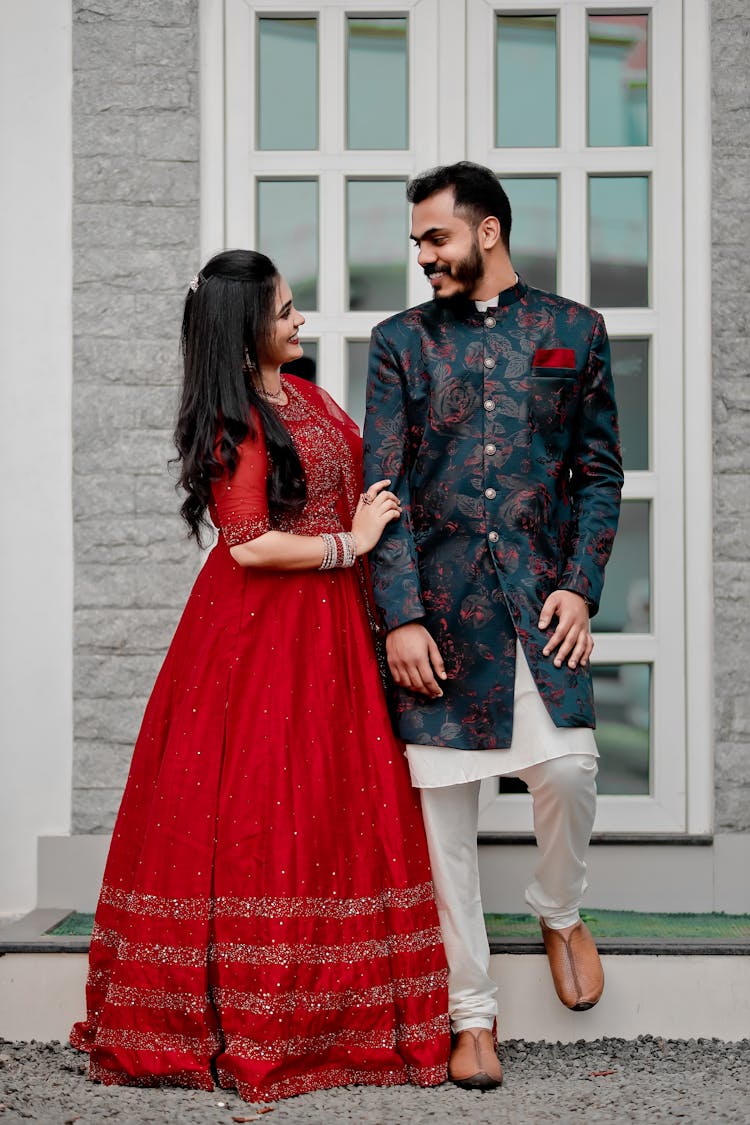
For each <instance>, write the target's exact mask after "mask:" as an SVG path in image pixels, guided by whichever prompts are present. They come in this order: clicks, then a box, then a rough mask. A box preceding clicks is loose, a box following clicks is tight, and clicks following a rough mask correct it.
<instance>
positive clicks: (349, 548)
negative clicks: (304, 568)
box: [318, 531, 357, 570]
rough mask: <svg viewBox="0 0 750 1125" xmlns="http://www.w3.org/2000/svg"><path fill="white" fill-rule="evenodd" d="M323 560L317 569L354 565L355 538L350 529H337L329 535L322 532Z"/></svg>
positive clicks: (355, 555) (355, 552)
mask: <svg viewBox="0 0 750 1125" xmlns="http://www.w3.org/2000/svg"><path fill="white" fill-rule="evenodd" d="M320 538H321V539H322V540H323V561H322V563H321V564H320V566H319V567H318V570H334V569H335V568H337V567H338V568H342V569H343V568H346V567H350V566H354V563H355V562H356V561H357V540H356V539H355V538H354V535H353V534H352V532H351V531H337V532H336V533H335V534H333V535H331V534H329V533H328V532H324V533H323V534H322V535H321V537H320Z"/></svg>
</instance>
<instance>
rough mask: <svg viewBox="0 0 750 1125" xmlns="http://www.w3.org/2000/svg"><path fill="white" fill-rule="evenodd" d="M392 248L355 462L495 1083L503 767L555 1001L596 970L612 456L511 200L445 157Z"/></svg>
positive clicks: (425, 796) (465, 1010)
mask: <svg viewBox="0 0 750 1125" xmlns="http://www.w3.org/2000/svg"><path fill="white" fill-rule="evenodd" d="M407 196H408V198H409V201H410V202H411V203H412V204H413V209H412V229H411V238H412V240H413V242H414V243H415V245H416V247H417V249H418V253H419V263H420V265H421V266H422V268H423V270H424V272H425V274H426V275H427V277H428V279H429V281H430V284H431V285H432V289H433V294H434V300H432V301H428V302H426V303H425V304H423V305H418V306H417V307H416V308H412V309H408V310H407V311H406V312H405V313H400V314H398V315H397V316H393V317H390V318H389V319H388V320H386V321H384V322H383V323H382V324H379V325H378V326H377V327H376V328H375V329H374V331H373V334H372V340H371V347H370V368H369V381H368V405H367V420H366V423H365V474H366V479H367V480H380V479H383V478H385V477H389V478H390V479H391V482H392V483H391V488H392V490H393V491H394V492H396V493H397V494H398V496H399V499H400V500H401V503H402V508H403V514H402V517H401V519H400V520H399V521H398V522H397V523H394V524H391V525H390V526H389V527H388V528H387V529H386V532H385V534H384V535H383V537H382V539H381V540H380V543H379V544H378V546H377V547H376V548H375V550H374V551H373V552H372V554H371V556H370V558H371V562H372V571H373V582H374V590H375V598H376V601H377V603H378V605H379V607H380V609H381V611H382V614H383V618H384V621H385V626H386V629H387V630H388V634H387V638H386V651H387V655H388V664H389V667H390V670H391V673H392V676H393V679H394V681H395V684H396V695H397V712H398V727H399V732H400V734H401V737H402V738H403V739H404V740H405V742H406V744H407V756H408V759H409V766H410V770H411V774H412V781H413V783H414V785H415V786H417V787H418V788H419V789H420V791H421V797H422V808H423V812H424V819H425V826H426V829H427V838H428V844H429V848H430V858H431V862H432V869H433V878H434V881H435V888H436V895H437V900H438V908H439V911H440V920H441V926H442V930H443V938H444V942H445V947H446V953H447V957H448V965H449V995H450V1014H451V1023H452V1028H453V1032H454V1046H453V1051H452V1054H451V1061H450V1068H449V1074H450V1077H451V1078H452V1079H453V1080H454V1081H455V1082H457V1083H458V1084H459V1085H464V1086H470V1087H473V1088H490V1087H493V1086H498V1085H499V1084H500V1082H501V1081H502V1070H501V1069H500V1064H499V1062H498V1059H497V1054H496V1051H495V1046H494V1041H493V1029H494V1026H495V1016H496V1004H495V991H496V989H495V987H494V985H493V983H492V980H491V978H490V977H489V973H488V970H489V946H488V943H487V936H486V931H485V926H484V917H483V913H482V903H481V899H480V893H479V873H478V866H477V847H476V838H477V816H478V797H479V786H480V781H481V779H482V778H485V777H491V776H496V775H501V774H505V775H507V774H510V775H514V776H517V777H520V778H521V779H522V780H523V781H524V782H525V783H526V785H527V787H528V789H529V792H530V793H531V795H532V799H533V806H534V826H535V833H536V838H537V844H538V847H539V853H540V854H539V862H538V866H537V869H536V871H535V878H534V881H533V883H532V884H531V886H529V887H528V889H527V892H526V900H527V902H528V904H529V906H530V907H531V909H532V910H533V911H534V912H535V913H536V915H537V916H538V917H539V919H540V923H541V928H542V935H543V938H544V944H545V948H546V950H547V955H548V958H549V963H550V969H551V972H552V977H553V981H554V984H555V988H556V990H557V993H558V995H559V997H560V999H561V1001H562V1002H563V1003H564V1004H566V1005H567V1006H568V1007H569V1008H571V1009H573V1010H575V1011H580V1010H584V1009H586V1008H590V1007H592V1006H593V1005H594V1004H596V1002H597V1001H598V999H599V997H600V995H601V992H602V988H603V984H604V978H603V974H602V968H601V963H600V961H599V955H598V953H597V950H596V946H595V944H594V941H593V939H592V937H591V934H590V933H589V931H588V929H587V928H586V926H585V925H584V923H583V922H581V920H580V916H579V913H578V908H579V905H580V902H581V898H582V895H583V892H584V890H585V888H586V883H585V873H586V865H585V853H586V848H587V846H588V842H589V838H590V835H591V828H592V825H593V820H594V813H595V804H596V784H595V778H596V771H597V765H596V758H597V750H596V744H595V742H594V737H593V733H592V729H591V728H592V727H593V726H594V725H595V719H594V709H593V697H592V683H591V672H590V668H589V656H590V653H591V649H592V647H593V641H592V638H591V634H590V631H589V618H590V617H591V616H593V614H595V613H596V611H597V608H598V605H599V598H600V595H601V590H602V584H603V580H604V567H605V564H606V562H607V559H608V557H609V554H610V551H611V548H612V541H613V539H614V534H615V530H616V528H617V520H618V515H619V504H620V492H621V486H622V467H621V459H620V453H619V442H618V434H617V418H616V410H615V403H614V397H613V385H612V377H611V372H610V362H609V343H608V340H607V334H606V330H605V327H604V322H603V320H602V318H601V316H600V315H599V314H598V313H597V312H595V311H593V310H592V309H588V308H585V307H584V306H582V305H578V304H576V303H574V302H573V301H568V300H565V299H564V298H562V297H558V296H556V295H554V294H551V293H544V292H541V291H540V290H536V289H532V288H529V287H528V286H527V285H526V284H525V282H524V281H522V280H521V279H520V278H519V277H518V276H517V274H516V273H515V271H514V269H513V266H512V264H511V259H510V241H509V239H510V229H511V211H510V205H509V202H508V198H507V196H506V194H505V192H504V191H503V189H502V187H501V186H500V184H499V183H498V181H497V178H496V177H495V175H494V173H492V172H491V171H490V170H489V169H488V168H483V167H481V166H479V165H475V164H470V163H468V162H462V163H459V164H454V165H450V166H445V167H441V168H436V169H434V170H433V171H431V172H427V173H425V174H424V175H422V176H419V177H417V178H416V179H415V180H413V181H411V183H410V184H409V186H408V189H407Z"/></svg>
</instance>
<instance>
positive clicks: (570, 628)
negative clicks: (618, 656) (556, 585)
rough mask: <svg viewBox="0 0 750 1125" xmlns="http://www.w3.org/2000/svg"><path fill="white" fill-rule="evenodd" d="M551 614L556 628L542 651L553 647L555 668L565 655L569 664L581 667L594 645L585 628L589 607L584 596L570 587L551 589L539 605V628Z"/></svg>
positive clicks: (550, 617)
mask: <svg viewBox="0 0 750 1125" xmlns="http://www.w3.org/2000/svg"><path fill="white" fill-rule="evenodd" d="M555 616H557V628H556V629H555V631H554V633H553V634H552V636H551V637H550V638H549V640H548V641H547V643H546V645H545V646H544V649H543V652H544V655H545V656H549V655H550V653H552V652H554V651H555V649H557V653H556V654H555V667H556V668H561V667H562V664H563V661H564V660H565V659H566V657H567V660H568V667H569V668H575V667H576V665H577V664H580V665H581V667H582V668H585V667H586V665H587V664H588V662H589V656H591V650H592V648H593V647H594V638H593V637H592V636H591V631H590V629H589V607H588V606H587V605H586V602H585V600H584V599H583V598H582V597H581V595H580V594H574V593H573V591H572V590H555V592H554V594H550V596H549V597H548V598H547V600H546V601H545V603H544V605H543V606H542V612H541V614H540V616H539V628H540V629H546V628H547V626H548V625H549V623H550V621H551V620H552V618H553V617H555ZM558 645H559V648H558Z"/></svg>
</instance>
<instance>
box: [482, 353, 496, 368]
mask: <svg viewBox="0 0 750 1125" xmlns="http://www.w3.org/2000/svg"><path fill="white" fill-rule="evenodd" d="M484 366H485V367H494V366H495V361H494V359H493V358H492V356H491V355H488V356H487V357H486V358H485V361H484Z"/></svg>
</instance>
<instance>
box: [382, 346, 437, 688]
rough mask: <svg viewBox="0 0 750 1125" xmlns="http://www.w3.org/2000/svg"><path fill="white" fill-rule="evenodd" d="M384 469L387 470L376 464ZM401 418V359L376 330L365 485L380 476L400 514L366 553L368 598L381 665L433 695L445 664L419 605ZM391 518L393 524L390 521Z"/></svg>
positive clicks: (405, 427) (402, 682) (405, 423)
mask: <svg viewBox="0 0 750 1125" xmlns="http://www.w3.org/2000/svg"><path fill="white" fill-rule="evenodd" d="M386 466H387V472H386V473H385V474H384V473H383V469H384V468H385V467H386ZM409 468H410V466H409V419H408V413H407V409H406V389H405V380H404V374H403V371H402V368H401V363H400V362H399V359H398V357H397V356H396V354H395V353H394V350H393V349H392V348H391V347H390V346H389V345H388V344H387V342H386V340H385V339H384V337H383V335H382V333H381V332H380V330H379V329H378V328H375V329H374V330H373V333H372V336H371V339H370V358H369V368H368V377H367V413H366V416H365V426H364V478H365V484H368V483H369V482H370V481H373V480H380V479H382V478H383V476H384V475H385V476H386V477H387V478H388V479H390V482H391V485H390V487H391V491H392V492H394V493H395V494H396V496H397V497H398V498H399V500H400V501H401V513H402V514H401V519H400V520H398V521H395V522H394V523H393V524H390V525H389V526H388V527H386V529H385V532H384V533H383V536H382V537H381V539H380V542H379V543H377V544H376V546H375V547H374V548H373V550H372V551H371V552H370V556H369V558H370V569H371V572H372V584H373V592H374V595H375V601H376V603H377V605H378V607H379V609H380V610H381V612H382V614H383V618H384V621H385V625H386V628H387V629H388V637H387V639H386V650H387V654H388V665H389V668H390V670H391V675H392V676H393V678H394V680H395V682H396V683H397V684H398V685H399V687H403V688H407V689H408V690H410V691H415V692H418V693H420V694H422V695H428V696H433V697H435V696H439V695H442V694H443V693H442V690H441V688H440V686H439V684H438V682H437V679H436V676H437V677H439V678H440V679H445V669H444V667H443V662H442V659H441V657H440V653H439V651H438V647H437V645H436V644H435V641H434V640H433V638H432V637H431V636H430V634H429V633H428V631H427V629H426V628H425V627H424V624H423V620H422V619H423V618H424V605H423V603H422V588H421V583H420V580H419V567H418V564H417V549H416V545H415V543H414V532H413V525H412V515H411V491H410V487H409ZM396 522H397V523H398V527H397V526H395V523H396Z"/></svg>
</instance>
